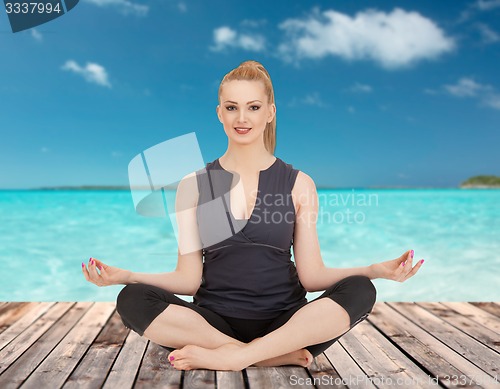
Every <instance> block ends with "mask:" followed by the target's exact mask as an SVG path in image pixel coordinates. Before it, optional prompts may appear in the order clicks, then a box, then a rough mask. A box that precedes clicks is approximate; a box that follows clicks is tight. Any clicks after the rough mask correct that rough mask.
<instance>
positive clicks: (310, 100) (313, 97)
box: [288, 92, 327, 107]
mask: <svg viewBox="0 0 500 389" xmlns="http://www.w3.org/2000/svg"><path fill="white" fill-rule="evenodd" d="M300 104H305V105H315V106H317V107H326V106H327V104H325V103H324V102H323V100H321V98H320V97H319V93H318V92H313V93H308V94H307V95H306V96H305V97H303V98H301V99H297V98H295V97H294V98H293V99H292V101H291V102H290V103H289V104H288V106H289V107H295V106H297V105H300Z"/></svg>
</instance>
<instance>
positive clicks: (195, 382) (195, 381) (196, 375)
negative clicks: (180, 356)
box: [183, 369, 215, 388]
mask: <svg viewBox="0 0 500 389" xmlns="http://www.w3.org/2000/svg"><path fill="white" fill-rule="evenodd" d="M183 387H185V388H215V371H214V370H206V369H198V370H185V371H184V372H183Z"/></svg>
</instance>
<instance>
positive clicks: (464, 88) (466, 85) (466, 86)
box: [444, 78, 492, 97]
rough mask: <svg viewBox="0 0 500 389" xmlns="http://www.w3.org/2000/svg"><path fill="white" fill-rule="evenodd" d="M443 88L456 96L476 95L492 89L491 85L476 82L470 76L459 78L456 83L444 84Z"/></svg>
mask: <svg viewBox="0 0 500 389" xmlns="http://www.w3.org/2000/svg"><path fill="white" fill-rule="evenodd" d="M444 88H445V89H446V90H447V91H448V93H450V94H451V95H453V96H457V97H476V96H477V95H478V94H479V93H481V92H484V91H488V90H491V89H492V88H491V86H489V85H481V84H478V83H477V82H476V81H474V80H473V79H471V78H461V79H460V80H459V81H458V82H457V83H456V84H454V85H445V86H444Z"/></svg>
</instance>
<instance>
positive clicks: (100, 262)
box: [92, 257, 104, 267]
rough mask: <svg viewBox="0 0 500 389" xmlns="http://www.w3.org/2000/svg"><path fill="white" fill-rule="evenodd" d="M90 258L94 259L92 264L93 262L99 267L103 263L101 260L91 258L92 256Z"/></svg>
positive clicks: (102, 265)
mask: <svg viewBox="0 0 500 389" xmlns="http://www.w3.org/2000/svg"><path fill="white" fill-rule="evenodd" d="M92 259H93V261H94V264H95V265H96V266H97V267H99V266H101V267H104V263H102V261H99V260H98V259H96V258H93V257H92Z"/></svg>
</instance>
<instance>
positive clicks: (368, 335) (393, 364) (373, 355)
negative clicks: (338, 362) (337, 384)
mask: <svg viewBox="0 0 500 389" xmlns="http://www.w3.org/2000/svg"><path fill="white" fill-rule="evenodd" d="M338 341H339V342H340V343H341V345H342V347H344V348H345V349H346V351H347V352H348V353H349V354H350V355H351V357H352V358H353V359H354V360H356V362H357V363H358V364H359V366H360V367H361V369H362V370H363V371H364V372H365V374H366V375H367V377H368V378H367V379H369V380H370V381H371V382H372V383H373V384H374V385H375V386H377V387H378V388H394V386H395V385H396V386H415V385H414V384H416V385H417V386H419V387H424V388H425V387H431V384H430V383H429V380H430V377H429V376H428V375H427V374H426V373H425V372H423V371H422V370H421V369H420V368H419V367H418V366H417V365H416V364H415V362H414V361H413V360H412V359H410V358H408V356H406V355H405V354H404V353H402V352H401V351H400V350H399V349H397V348H395V347H393V345H392V343H391V342H390V341H389V340H388V339H387V338H385V337H384V336H383V335H382V334H381V333H379V332H378V331H377V330H376V329H375V328H374V327H373V326H372V325H371V324H370V323H369V322H367V321H362V322H361V323H359V324H357V325H356V327H354V328H353V329H352V330H351V331H349V332H347V333H346V334H344V335H343V336H342V337H341V338H340V339H339V340H338ZM334 365H335V364H334ZM348 386H349V384H348Z"/></svg>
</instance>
